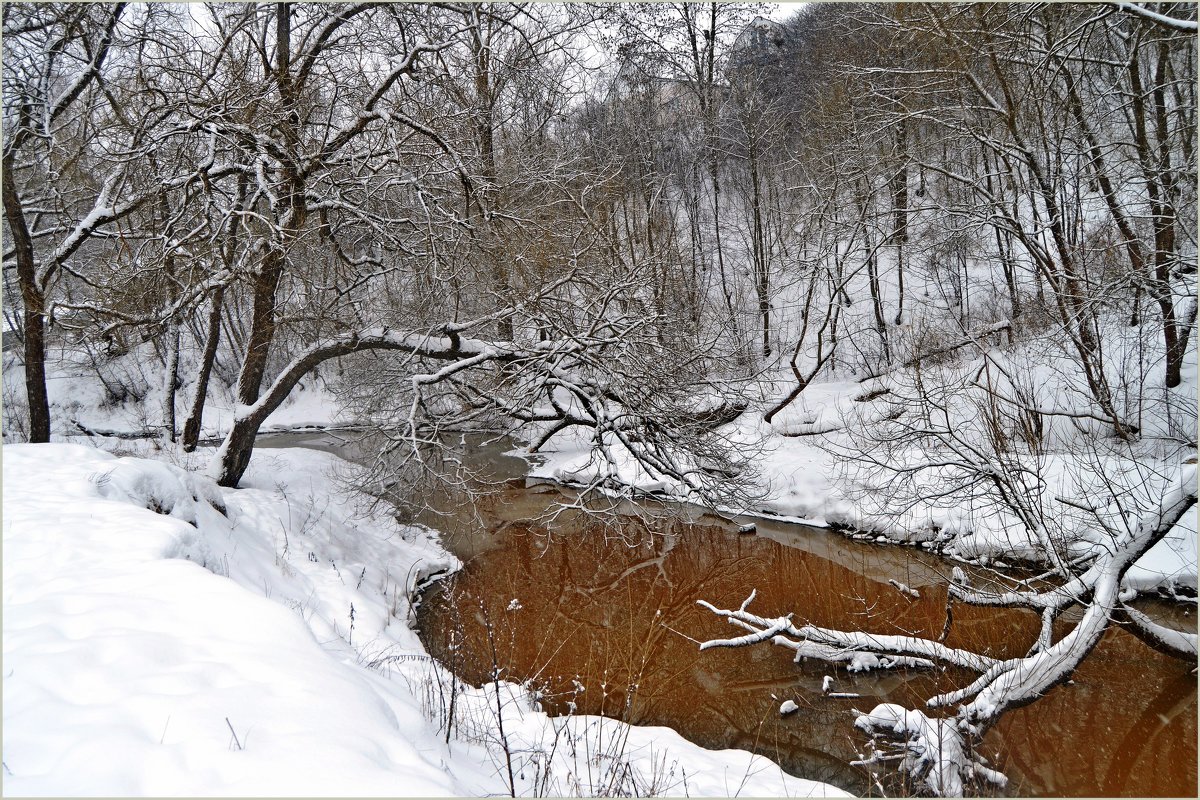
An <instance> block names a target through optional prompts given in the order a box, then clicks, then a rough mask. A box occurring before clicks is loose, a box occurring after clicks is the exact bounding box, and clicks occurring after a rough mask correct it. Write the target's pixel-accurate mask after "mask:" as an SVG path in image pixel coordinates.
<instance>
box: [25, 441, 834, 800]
mask: <svg viewBox="0 0 1200 800" xmlns="http://www.w3.org/2000/svg"><path fill="white" fill-rule="evenodd" d="M110 444H112V445H113V446H116V443H111V442H110ZM120 444H121V446H135V445H129V444H128V443H120ZM146 449H148V448H146ZM205 455H206V454H197V456H198V457H199V458H203V457H204V456H205ZM172 460H176V461H178V462H179V463H177V464H169V463H165V462H164V461H161V460H152V459H148V458H138V457H133V456H125V457H117V456H114V455H112V454H109V453H106V452H103V451H101V450H99V449H96V448H94V447H90V446H84V445H80V444H59V443H54V444H48V445H7V446H5V447H4V452H3V462H4V472H3V476H4V505H3V511H4V516H3V532H4V559H3V578H4V581H3V592H4V617H3V619H4V665H5V677H4V684H3V692H4V764H3V767H4V782H3V788H4V792H5V794H7V795H10V796H15V795H25V796H28V795H57V796H78V795H107V796H133V795H160V796H167V795H194V796H196V795H225V796H254V795H266V794H270V795H326V796H362V795H391V796H396V795H408V796H418V795H419V796H431V795H439V796H442V795H459V796H481V795H492V794H508V793H509V789H510V787H509V785H508V777H507V776H508V769H507V768H508V762H507V758H508V757H509V756H511V758H512V760H513V766H514V772H513V775H514V781H515V783H516V787H515V788H516V791H517V793H518V794H521V795H531V794H541V795H558V794H584V795H588V794H597V793H602V792H604V791H606V790H607V791H608V792H609V793H613V792H618V791H619V792H626V793H630V792H632V793H636V794H643V795H646V794H668V795H690V796H730V795H735V794H742V795H750V796H755V795H758V796H766V795H770V796H780V795H785V796H812V795H817V796H821V795H844V793H843V792H841V791H840V790H838V789H836V788H835V787H831V786H828V785H825V784H821V783H815V782H811V781H805V780H801V779H797V778H793V777H791V776H788V775H786V774H784V773H783V772H782V770H780V769H779V768H778V766H776V765H775V764H773V763H772V762H770V761H768V760H767V759H765V758H762V757H759V756H753V755H751V754H749V753H746V752H744V751H736V750H728V751H719V752H715V751H708V750H704V749H702V748H700V747H698V746H696V745H693V744H691V743H689V742H687V741H686V740H684V739H682V737H680V736H679V735H678V734H677V733H675V732H674V731H671V730H668V729H664V728H638V727H632V726H625V725H622V724H620V723H617V722H614V721H612V720H604V719H600V718H596V717H584V716H580V717H573V718H565V719H550V718H548V717H546V716H545V715H544V714H542V713H541V712H539V711H536V710H534V708H533V706H532V703H531V701H530V698H529V696H528V694H527V693H525V692H524V691H523V690H522V689H521V687H518V686H515V685H512V684H501V685H499V686H496V685H490V686H487V687H484V688H482V689H479V690H472V689H469V688H468V689H465V690H463V691H462V693H461V694H460V695H459V697H458V702H457V704H456V705H457V707H456V709H455V712H454V718H455V729H454V730H455V735H454V736H453V737H451V741H450V742H449V743H448V744H447V743H446V742H445V741H444V735H443V733H442V730H440V729H439V726H440V725H444V723H445V717H446V714H447V711H446V708H445V704H444V703H442V702H440V701H439V699H438V698H439V697H443V696H444V690H448V688H449V678H448V677H447V676H446V675H445V673H444V672H443V671H441V670H439V669H438V667H437V666H436V665H435V664H433V662H432V660H431V659H430V658H429V656H428V655H427V654H426V653H425V651H424V649H423V647H422V646H421V643H420V641H419V640H418V639H417V636H416V634H415V632H414V631H413V630H412V629H411V628H410V627H409V624H408V621H409V618H410V611H411V609H410V606H409V597H410V593H411V592H412V590H413V587H415V586H416V585H417V584H418V583H419V582H420V581H421V580H422V579H423V578H424V577H426V576H428V575H431V574H434V573H437V572H440V571H445V570H448V569H452V568H454V567H455V566H456V562H455V559H454V558H453V557H452V556H450V555H449V554H447V553H446V552H445V551H444V550H443V549H442V548H441V546H440V544H438V541H437V538H436V535H435V534H433V533H432V532H430V531H428V530H425V529H423V528H414V527H408V526H402V525H399V524H396V523H395V522H393V521H392V520H391V518H390V515H388V514H387V513H386V512H383V511H381V510H379V509H371V508H369V507H368V506H367V503H366V501H365V499H364V498H363V497H362V496H360V495H356V494H354V493H352V492H350V491H348V490H345V489H343V488H341V485H340V484H339V483H338V481H337V479H336V476H337V474H339V473H341V472H343V471H345V470H350V469H352V467H351V465H349V464H347V463H346V462H343V461H340V460H339V459H337V458H336V457H335V456H332V455H330V454H327V453H320V452H316V451H312V450H305V449H289V450H271V451H260V452H259V453H256V454H255V457H254V459H253V461H252V464H251V469H250V472H249V474H248V476H247V479H246V481H245V482H244V486H245V488H242V489H238V490H224V489H219V488H218V487H216V486H215V484H213V483H211V482H210V481H208V480H207V479H206V478H203V477H200V476H198V475H197V474H195V473H194V472H191V471H189V469H187V468H188V467H193V466H195V465H194V464H191V463H187V462H185V460H184V457H182V456H172ZM439 686H440V687H442V689H439ZM497 697H499V699H500V705H501V707H502V711H501V713H502V715H503V723H504V728H503V730H504V734H505V735H504V737H503V740H502V739H501V736H500V728H499V725H498V724H497V722H498V719H497V712H496V703H497ZM505 744H507V746H505ZM506 752H507V753H508V756H506V755H505V753H506Z"/></svg>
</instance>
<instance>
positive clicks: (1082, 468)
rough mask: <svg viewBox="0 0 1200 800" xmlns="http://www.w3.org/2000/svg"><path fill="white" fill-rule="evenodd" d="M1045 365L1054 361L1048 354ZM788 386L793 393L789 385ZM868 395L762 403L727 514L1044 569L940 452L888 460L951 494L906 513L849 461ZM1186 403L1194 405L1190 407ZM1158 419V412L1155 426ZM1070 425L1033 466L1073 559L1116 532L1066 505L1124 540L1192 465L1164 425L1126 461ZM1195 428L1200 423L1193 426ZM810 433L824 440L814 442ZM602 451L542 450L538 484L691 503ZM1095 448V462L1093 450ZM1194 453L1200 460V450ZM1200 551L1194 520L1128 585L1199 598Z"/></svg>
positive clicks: (1035, 551)
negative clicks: (744, 478)
mask: <svg viewBox="0 0 1200 800" xmlns="http://www.w3.org/2000/svg"><path fill="white" fill-rule="evenodd" d="M1019 352H1024V351H1019ZM1037 355H1038V357H1039V358H1043V359H1045V358H1049V356H1046V354H1044V353H1040V354H1037ZM1009 358H1010V359H1013V360H1014V370H1017V371H1020V372H1022V374H1028V376H1029V380H1030V381H1031V382H1032V383H1033V384H1034V385H1036V386H1037V388H1038V391H1039V392H1040V393H1041V394H1043V395H1045V396H1046V397H1047V398H1048V399H1047V400H1046V403H1045V404H1046V405H1047V406H1052V405H1057V406H1059V407H1062V406H1064V405H1069V403H1068V402H1067V400H1063V399H1061V398H1062V397H1068V398H1069V397H1072V396H1074V394H1075V393H1074V390H1072V389H1070V387H1068V386H1067V385H1066V384H1065V382H1064V381H1065V379H1064V378H1063V377H1062V376H1061V375H1059V374H1057V373H1056V371H1055V367H1054V363H1053V362H1051V363H1039V362H1038V361H1036V360H1035V359H1034V358H1033V354H1030V362H1029V363H1028V364H1025V365H1021V364H1019V363H1018V362H1017V361H1016V356H1009ZM948 369H951V370H952V371H953V369H965V367H959V366H955V367H953V368H948ZM1183 377H1184V384H1183V385H1182V386H1181V387H1179V388H1178V389H1177V390H1176V392H1177V395H1178V396H1177V397H1176V399H1175V401H1174V402H1176V403H1177V404H1178V403H1179V402H1180V398H1182V399H1183V400H1185V401H1186V399H1187V398H1188V397H1192V398H1194V397H1195V393H1196V371H1195V369H1194V365H1190V364H1189V366H1188V367H1187V368H1185V370H1184V373H1183ZM895 380H899V381H902V380H904V378H903V376H901V377H900V378H896V379H895ZM779 385H782V386H787V385H788V384H787V382H786V380H785V381H783V383H781V384H779ZM773 386H775V385H774V384H771V383H770V382H764V384H763V385H762V386H760V387H759V388H758V389H756V390H755V391H761V392H763V393H764V396H765V397H770V396H771V395H772V394H775V395H778V394H781V393H782V392H780V391H779V389H778V388H772V387H773ZM863 393H864V384H862V383H859V382H858V381H856V380H842V379H837V378H833V379H830V380H826V381H823V382H816V383H813V384H811V385H810V386H809V387H807V388H806V389H805V391H804V393H803V394H802V395H801V396H800V397H799V398H798V399H797V400H796V401H795V402H794V403H792V404H791V405H790V406H789V407H787V408H786V409H785V410H783V411H782V412H781V413H779V414H778V415H776V416H775V417H774V419H773V420H772V422H771V423H766V422H763V421H762V413H763V410H764V409H765V408H767V407H769V405H770V403H769V402H765V401H760V402H756V403H754V404H752V406H751V408H750V409H749V410H748V411H747V412H746V413H745V414H743V415H742V416H741V417H740V418H739V419H738V420H737V421H735V422H733V423H731V424H729V425H727V426H725V427H724V428H722V429H721V431H720V433H721V435H723V436H726V437H728V438H729V439H730V440H731V441H733V442H734V443H736V446H738V447H741V448H743V449H744V450H746V451H748V452H753V453H754V454H755V457H754V466H755V467H757V469H758V470H759V474H758V476H757V478H756V489H757V493H758V497H757V499H755V500H754V501H753V502H751V503H750V504H749V505H747V506H742V507H726V508H723V509H722V510H723V511H726V512H728V513H733V514H744V515H745V514H748V515H761V516H765V517H771V518H778V519H781V520H784V521H788V522H799V523H803V524H806V525H812V526H817V527H827V526H837V527H841V528H845V529H849V530H850V531H852V532H865V533H866V534H869V535H870V536H871V538H873V540H874V541H877V542H880V543H895V544H907V545H924V546H928V547H929V548H931V549H937V550H940V551H941V552H943V553H945V554H946V555H949V556H952V557H958V558H960V559H963V560H966V561H969V562H972V563H976V562H977V563H982V564H987V563H990V562H993V561H996V560H998V559H1025V560H1030V561H1034V562H1040V561H1042V560H1043V559H1044V555H1043V553H1044V552H1045V547H1044V544H1043V543H1042V542H1041V541H1038V540H1037V538H1036V537H1035V536H1032V535H1031V533H1030V532H1029V531H1027V530H1026V529H1025V527H1024V526H1023V524H1022V523H1021V521H1020V520H1019V519H1018V518H1017V517H1016V516H1015V515H1014V514H1013V513H1012V512H1011V511H1010V510H1008V509H1006V508H1004V507H1003V506H998V505H997V504H996V503H995V502H994V501H989V500H987V499H981V498H978V497H972V496H968V495H966V494H965V493H962V492H958V491H955V487H957V486H958V485H959V484H960V483H961V477H960V476H959V475H958V474H957V473H956V472H954V471H953V470H949V469H947V468H945V467H921V466H920V465H922V464H924V463H926V462H927V461H929V460H930V459H931V456H933V458H934V460H936V454H931V453H929V452H927V451H926V450H924V449H922V448H916V447H912V448H908V449H899V450H895V451H892V452H889V453H888V454H887V457H888V459H889V461H890V463H891V464H892V465H893V466H895V467H897V468H912V469H914V470H915V473H914V475H913V480H914V482H915V485H916V486H917V487H918V488H920V489H924V490H930V491H929V494H931V495H942V496H941V498H940V499H938V500H937V501H932V500H928V499H917V500H915V501H913V502H905V503H902V504H901V503H898V502H897V498H896V497H895V496H894V495H893V494H892V492H891V490H890V488H889V487H887V486H882V485H879V484H878V483H877V482H873V479H872V478H871V477H870V476H869V475H867V474H866V472H865V471H864V470H862V469H858V468H856V467H854V465H853V464H852V463H851V462H850V461H848V460H847V459H845V458H840V457H839V453H841V452H842V451H850V450H852V449H853V447H852V443H851V442H850V441H849V440H848V439H847V436H846V434H845V433H843V432H842V429H843V428H845V427H846V426H847V424H848V423H851V422H853V421H855V420H858V419H862V418H863V415H864V414H865V415H866V417H867V418H870V416H871V413H873V412H870V413H869V412H864V411H863V409H862V406H864V405H868V406H869V405H871V404H870V403H864V402H861V401H860V400H859V399H856V398H861V397H862V396H863ZM1183 405H1184V406H1186V405H1187V404H1186V402H1185V403H1183ZM1192 405H1194V402H1193V403H1192ZM962 413H963V414H964V425H965V424H966V420H967V419H968V418H969V416H970V413H971V412H970V411H969V409H965V410H963V412H962ZM1151 417H1152V415H1150V414H1149V413H1148V414H1147V419H1148V420H1149V419H1150V418H1151ZM1059 422H1061V424H1059ZM1059 422H1055V423H1049V422H1048V423H1047V433H1046V444H1045V450H1044V451H1043V452H1041V453H1039V454H1038V455H1037V456H1036V458H1031V459H1029V463H1030V464H1033V465H1035V466H1036V469H1037V473H1038V479H1039V480H1040V481H1041V485H1040V488H1039V490H1038V491H1039V492H1040V498H1041V502H1043V503H1044V504H1045V512H1044V513H1046V514H1048V515H1050V516H1052V517H1054V519H1055V521H1056V522H1057V523H1058V524H1061V525H1062V526H1063V529H1064V532H1065V534H1066V535H1067V536H1068V537H1069V547H1070V554H1071V555H1072V557H1074V556H1080V555H1083V554H1085V553H1087V552H1092V553H1098V552H1102V551H1103V549H1104V546H1105V542H1106V541H1107V540H1108V534H1106V533H1105V532H1103V531H1102V530H1101V529H1099V528H1098V527H1097V526H1096V525H1095V524H1094V522H1093V520H1091V519H1089V518H1088V517H1087V515H1086V514H1074V513H1072V510H1071V508H1070V507H1069V506H1068V505H1066V503H1068V502H1074V503H1078V504H1082V505H1084V506H1091V505H1093V504H1094V503H1095V502H1096V501H1097V498H1098V499H1099V501H1100V503H1101V507H1100V509H1099V511H1100V513H1101V515H1102V516H1104V517H1105V519H1107V520H1108V521H1110V522H1112V523H1113V524H1114V527H1115V529H1117V530H1120V529H1122V527H1123V526H1124V525H1125V524H1127V523H1128V520H1123V519H1122V518H1121V514H1122V509H1129V508H1139V507H1141V508H1151V509H1152V508H1153V507H1154V503H1155V498H1156V497H1158V496H1161V492H1162V491H1164V490H1165V487H1167V486H1168V485H1169V484H1170V483H1171V481H1172V480H1173V479H1174V478H1175V476H1177V475H1178V474H1179V473H1180V470H1182V469H1183V468H1184V466H1185V465H1183V464H1182V463H1181V459H1182V457H1183V455H1186V454H1187V453H1188V452H1189V451H1187V450H1186V449H1182V450H1180V449H1176V450H1167V451H1159V450H1157V449H1156V447H1157V445H1155V444H1154V437H1153V435H1152V434H1153V433H1154V431H1153V430H1152V429H1151V426H1152V425H1155V424H1158V423H1155V422H1147V423H1146V429H1145V433H1146V434H1147V439H1146V440H1145V443H1144V444H1141V445H1138V446H1136V447H1133V448H1127V449H1126V450H1125V451H1122V450H1121V449H1120V448H1119V447H1118V446H1117V445H1115V444H1108V443H1103V442H1102V441H1101V444H1102V445H1103V447H1104V448H1107V449H1103V450H1101V449H1099V448H1096V445H1095V444H1094V443H1092V442H1087V443H1082V444H1081V443H1080V441H1079V440H1078V436H1079V433H1078V431H1076V430H1075V429H1074V428H1073V427H1072V425H1070V424H1067V423H1066V422H1062V421H1061V420H1060V421H1059ZM1191 424H1193V425H1194V419H1193V420H1192V421H1191ZM811 432H820V434H821V435H807V434H808V433H811ZM798 434H804V435H798ZM1071 437H1076V438H1071ZM1165 438H1167V437H1164V439H1165ZM591 444H592V443H591V441H590V439H588V438H587V437H585V436H584V435H583V434H579V433H575V434H572V433H570V432H568V433H567V434H564V435H560V436H559V437H556V438H555V439H553V440H551V442H550V443H549V444H548V445H547V446H545V447H543V448H541V449H540V450H539V452H538V455H539V456H541V457H542V462H541V463H540V464H538V465H537V466H535V467H534V468H533V470H532V471H531V476H532V477H535V478H539V477H540V478H550V479H552V480H557V481H563V482H568V483H576V484H587V483H589V482H592V481H594V480H595V479H596V477H597V476H598V475H600V474H602V473H605V472H607V473H609V474H612V475H614V476H615V477H617V478H618V479H619V480H621V481H622V482H624V483H626V484H630V485H634V486H638V487H639V488H641V489H644V490H646V491H657V492H659V493H662V494H666V495H673V496H676V497H679V498H681V499H682V498H685V497H686V492H685V491H684V490H683V488H682V487H680V486H678V485H677V484H673V483H672V482H670V481H669V480H664V479H663V478H662V476H659V475H649V474H647V473H646V471H645V470H644V469H643V468H642V467H641V465H639V464H637V463H635V461H634V459H633V458H632V457H631V456H630V455H629V454H628V453H626V452H624V451H623V449H622V448H621V447H620V446H619V445H616V444H614V445H613V446H612V447H611V449H610V452H611V453H612V454H613V455H614V457H615V458H616V460H617V463H616V464H615V465H609V464H604V463H601V461H600V460H599V459H597V458H596V457H595V453H594V452H593V450H592V447H591ZM822 444H823V445H824V446H821V445H822ZM1089 448H1092V449H1095V450H1096V452H1088V450H1089ZM1190 452H1191V453H1192V454H1194V452H1195V451H1194V449H1192V450H1191V451H1190ZM1181 453H1182V455H1181ZM1110 483H1111V487H1110V486H1109V484H1110ZM943 490H946V491H943ZM1114 491H1115V492H1116V493H1117V494H1118V495H1120V496H1119V497H1118V499H1113V494H1112V493H1113V492H1114ZM1058 497H1061V498H1063V502H1059V501H1057V500H1055V499H1054V498H1058ZM1196 541H1197V536H1196V516H1195V515H1194V514H1192V515H1189V516H1188V518H1187V520H1186V521H1185V522H1183V523H1181V524H1180V525H1179V526H1177V527H1176V528H1175V529H1174V530H1172V531H1171V533H1170V534H1169V535H1168V536H1167V537H1166V539H1164V540H1163V541H1162V542H1160V543H1159V544H1158V545H1156V546H1155V548H1154V549H1153V550H1151V552H1149V553H1147V554H1146V555H1145V556H1144V557H1143V558H1142V559H1141V560H1140V561H1139V562H1138V564H1137V565H1135V566H1134V568H1133V569H1132V570H1131V571H1130V574H1129V579H1128V583H1127V585H1128V586H1130V587H1132V588H1136V589H1137V590H1139V591H1154V590H1159V589H1161V590H1166V591H1173V590H1175V589H1184V590H1187V591H1192V592H1194V591H1195V588H1196V585H1197V581H1196V574H1197V553H1196Z"/></svg>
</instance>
